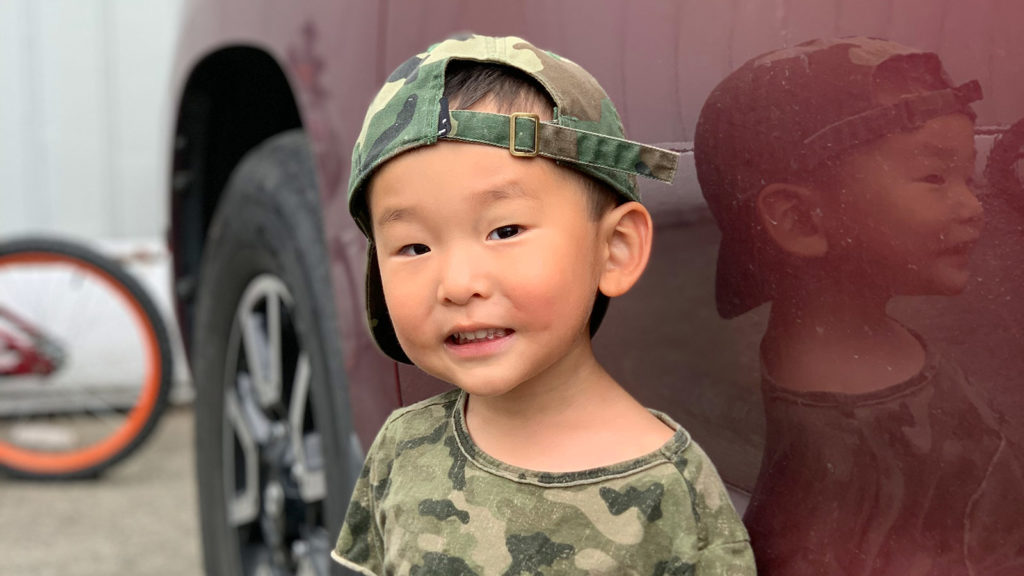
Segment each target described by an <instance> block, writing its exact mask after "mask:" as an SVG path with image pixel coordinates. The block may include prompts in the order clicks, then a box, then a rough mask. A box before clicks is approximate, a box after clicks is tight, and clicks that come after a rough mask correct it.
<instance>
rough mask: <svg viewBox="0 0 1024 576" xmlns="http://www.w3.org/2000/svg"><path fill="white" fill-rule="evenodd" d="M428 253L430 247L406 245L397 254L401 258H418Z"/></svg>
mask: <svg viewBox="0 0 1024 576" xmlns="http://www.w3.org/2000/svg"><path fill="white" fill-rule="evenodd" d="M427 252H430V246H427V245H426V244H406V245H405V246H402V248H401V249H399V250H398V254H399V255H401V256H420V255H423V254H426V253H427Z"/></svg>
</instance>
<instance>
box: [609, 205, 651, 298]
mask: <svg viewBox="0 0 1024 576" xmlns="http://www.w3.org/2000/svg"><path fill="white" fill-rule="evenodd" d="M601 230H602V239H603V241H604V243H605V244H604V248H605V249H606V253H605V255H606V257H605V260H604V269H603V271H602V272H601V278H600V281H599V284H598V289H599V290H600V291H601V293H602V294H604V295H605V296H608V297H611V298H614V297H616V296H621V295H623V294H625V293H626V292H627V291H629V289H630V288H632V287H633V284H636V281H637V280H639V279H640V275H641V274H642V273H643V271H644V268H646V267H647V261H648V260H649V259H650V257H651V238H652V234H653V232H654V225H653V224H652V223H651V214H650V213H649V212H648V211H647V208H645V207H644V206H643V204H640V203H639V202H627V203H625V204H622V205H621V206H616V207H615V208H614V209H613V210H610V211H608V212H607V213H606V214H605V215H604V217H603V218H601Z"/></svg>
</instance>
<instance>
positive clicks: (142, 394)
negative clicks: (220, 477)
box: [0, 238, 171, 478]
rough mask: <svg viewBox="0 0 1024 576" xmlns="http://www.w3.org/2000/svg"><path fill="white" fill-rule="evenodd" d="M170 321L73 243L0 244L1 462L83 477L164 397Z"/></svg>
mask: <svg viewBox="0 0 1024 576" xmlns="http://www.w3.org/2000/svg"><path fill="white" fill-rule="evenodd" d="M170 371H171V355H170V343H169V338H168V335H167V329H166V326H165V325H164V323H163V321H162V319H161V316H160V314H159V312H158V311H157V308H156V306H155V305H154V304H153V302H152V300H151V299H150V298H149V297H148V295H147V294H146V292H145V291H144V290H143V288H142V287H141V285H140V284H139V283H138V282H137V281H136V280H135V279H134V278H132V277H131V276H130V275H129V274H128V273H127V272H125V271H124V270H123V269H122V268H121V267H120V265H119V264H117V263H116V262H114V261H112V260H110V259H108V258H106V257H104V256H101V255H100V254H97V253H95V252H94V251H92V250H90V249H87V248H84V247H82V246H80V245H78V244H74V243H70V242H66V241H58V240H51V239H38V238H31V239H24V240H16V241H11V242H4V243H2V244H0V469H2V470H6V471H7V472H8V473H11V474H14V475H17V476H26V477H33V478H77V477H89V476H95V475H97V474H99V473H100V472H101V471H103V470H104V469H106V468H107V467H109V466H110V465H112V464H114V463H115V462H117V461H119V460H121V459H122V458H124V457H125V456H127V455H128V454H129V453H131V452H132V451H133V450H134V449H136V448H137V447H138V446H139V445H140V444H141V443H142V442H143V441H144V440H145V439H146V437H147V436H148V435H149V434H150V433H151V432H152V431H153V429H154V427H155V426H156V423H157V421H158V420H159V418H160V415H161V414H162V413H163V411H164V408H165V407H166V405H167V395H168V391H169V388H170Z"/></svg>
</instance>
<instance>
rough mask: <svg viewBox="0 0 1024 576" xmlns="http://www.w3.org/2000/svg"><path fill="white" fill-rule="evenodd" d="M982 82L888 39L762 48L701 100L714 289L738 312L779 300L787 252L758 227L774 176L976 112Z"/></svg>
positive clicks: (801, 176)
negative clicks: (951, 73) (761, 200)
mask: <svg viewBox="0 0 1024 576" xmlns="http://www.w3.org/2000/svg"><path fill="white" fill-rule="evenodd" d="M980 98H981V87H980V85H979V84H978V82H977V81H972V82H968V83H966V84H962V85H960V86H954V85H953V83H952V82H951V81H950V79H949V77H948V75H947V74H946V72H945V70H944V69H943V68H942V63H941V61H940V60H939V57H938V56H937V55H936V54H934V53H931V52H923V51H919V50H915V49H913V48H909V47H906V46H903V45H901V44H897V43H895V42H889V41H886V40H878V39H873V38H864V37H856V38H842V39H833V40H812V41H809V42H804V43H802V44H799V45H797V46H793V47H790V48H784V49H781V50H775V51H772V52H768V53H766V54H762V55H761V56H758V57H755V58H753V59H751V60H749V61H748V62H746V63H745V64H744V65H743V66H741V67H740V68H739V69H737V70H736V71H734V72H733V73H731V74H730V75H729V76H727V77H726V78H725V79H724V80H722V82H721V83H719V84H718V86H717V87H715V89H714V90H713V91H712V93H711V95H710V96H709V97H708V99H707V101H705V103H704V107H703V108H702V109H701V113H700V117H699V119H698V121H697V128H696V132H695V134H694V162H695V164H696V169H697V178H698V180H699V182H700V186H701V192H702V193H703V195H704V198H705V200H706V201H707V203H708V207H709V208H710V210H711V213H712V215H713V216H714V218H715V220H716V222H717V223H718V226H719V228H720V229H721V231H722V242H721V245H720V247H719V253H718V271H717V277H716V282H715V299H716V303H717V307H718V313H719V314H720V315H721V316H722V317H724V318H732V317H734V316H738V315H740V314H743V313H744V312H747V311H748V310H750V309H752V308H754V307H756V306H758V305H760V304H762V303H764V302H766V301H768V300H771V299H772V298H773V296H774V288H773V285H774V280H775V278H774V277H773V273H775V274H777V273H780V272H781V271H780V270H778V268H781V267H783V262H781V261H780V260H779V259H778V255H777V254H776V253H775V251H774V250H773V249H772V247H771V243H770V242H768V241H767V237H766V236H765V235H764V233H763V231H762V230H760V228H759V224H758V222H759V219H758V218H757V217H756V216H757V214H756V199H757V195H758V193H759V192H760V191H761V190H762V189H763V188H764V187H765V186H767V185H768V184H773V183H790V184H807V183H819V182H821V181H822V174H823V173H825V174H827V173H828V172H829V171H830V170H832V169H834V168H835V166H836V165H837V163H838V161H839V160H840V159H841V158H842V156H844V155H845V154H846V153H847V152H849V151H850V150H851V149H853V148H854V147H857V146H860V145H862V144H866V143H868V142H871V141H872V140H875V139H876V138H880V137H882V136H884V135H886V134H892V133H895V132H900V131H909V130H914V129H916V128H919V127H920V126H922V125H923V124H924V123H925V122H928V121H929V120H931V119H933V118H937V117H939V116H944V115H946V114H951V113H964V114H967V115H969V116H970V117H971V118H972V119H973V118H974V113H973V112H972V111H971V108H970V106H969V104H970V103H971V102H973V101H975V100H979V99H980Z"/></svg>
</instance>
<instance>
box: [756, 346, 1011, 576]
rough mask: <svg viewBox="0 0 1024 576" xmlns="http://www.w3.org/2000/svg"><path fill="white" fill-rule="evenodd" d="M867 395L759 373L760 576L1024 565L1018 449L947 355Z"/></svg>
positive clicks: (884, 574) (908, 573) (912, 573)
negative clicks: (763, 433)
mask: <svg viewBox="0 0 1024 576" xmlns="http://www.w3.org/2000/svg"><path fill="white" fill-rule="evenodd" d="M928 354H929V356H928V361H927V364H926V366H925V368H924V369H923V370H922V371H921V373H920V374H918V375H917V376H916V377H914V378H912V379H910V380H908V381H906V382H904V383H902V384H898V385H896V386H893V387H890V388H887V389H885V390H879V391H877V392H872V393H868V394H835V393H830V392H795V391H791V390H786V389H783V388H780V387H778V385H776V384H774V383H773V382H772V381H771V380H770V379H769V378H766V380H765V384H764V399H765V412H766V416H767V430H768V434H767V438H766V445H765V453H764V459H763V461H762V464H761V471H762V472H761V476H760V477H759V478H758V480H757V485H756V487H755V489H754V494H753V496H752V499H751V502H750V506H749V507H748V508H747V512H746V515H745V517H744V519H745V521H746V523H747V527H748V528H749V529H750V537H751V541H752V544H753V547H754V552H755V555H756V558H757V563H758V569H759V571H760V573H761V574H763V575H768V576H771V575H775V574H781V575H784V576H816V575H818V574H845V575H849V576H868V575H871V576H875V575H881V576H888V575H893V576H896V575H899V576H926V575H927V576H953V575H963V576H968V575H985V576H1010V575H1019V574H1024V460H1022V454H1021V449H1020V447H1019V446H1015V445H1013V444H1012V442H1010V441H1009V440H1008V439H1007V437H1006V436H1005V435H1004V434H1003V432H1002V431H1001V429H1000V419H999V418H997V417H996V416H995V415H994V414H993V412H992V410H991V409H990V408H989V406H988V404H987V402H986V401H985V399H984V398H983V397H982V396H981V394H980V392H979V391H978V390H977V389H975V387H974V386H973V385H972V384H971V383H970V381H969V380H967V378H966V377H965V376H964V374H963V372H962V371H961V370H960V369H959V368H958V367H957V366H956V365H954V364H953V363H952V362H950V361H948V360H946V359H943V358H942V357H941V356H938V355H936V354H934V352H933V351H931V350H929V353H928Z"/></svg>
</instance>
